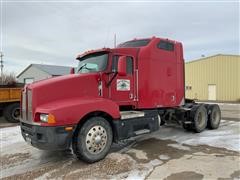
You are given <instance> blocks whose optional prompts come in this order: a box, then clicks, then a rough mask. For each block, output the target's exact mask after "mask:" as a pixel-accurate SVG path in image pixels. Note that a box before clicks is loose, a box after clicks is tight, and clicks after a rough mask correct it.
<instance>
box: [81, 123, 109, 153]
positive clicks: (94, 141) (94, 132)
mask: <svg viewBox="0 0 240 180" xmlns="http://www.w3.org/2000/svg"><path fill="white" fill-rule="evenodd" d="M85 143H86V147H87V150H88V151H89V152H90V153H92V154H98V153H100V152H102V151H103V149H104V148H105V146H106V144H107V132H106V129H105V128H104V127H102V126H99V125H97V126H93V127H92V128H91V129H90V130H89V131H88V133H87V137H86V142H85Z"/></svg>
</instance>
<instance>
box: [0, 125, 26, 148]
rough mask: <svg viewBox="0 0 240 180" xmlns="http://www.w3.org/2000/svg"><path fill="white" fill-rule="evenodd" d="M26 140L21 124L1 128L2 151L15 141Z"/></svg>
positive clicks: (0, 143) (0, 146)
mask: <svg viewBox="0 0 240 180" xmlns="http://www.w3.org/2000/svg"><path fill="white" fill-rule="evenodd" d="M18 142H24V139H23V137H22V134H21V129H20V126H15V127H9V128H1V129H0V148H1V151H2V150H3V149H4V148H5V147H6V146H9V145H12V144H14V143H18Z"/></svg>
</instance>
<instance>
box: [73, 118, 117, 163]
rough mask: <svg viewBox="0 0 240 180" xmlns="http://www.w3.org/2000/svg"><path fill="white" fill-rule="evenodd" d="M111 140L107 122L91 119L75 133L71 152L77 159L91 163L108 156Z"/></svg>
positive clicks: (101, 119) (110, 129)
mask: <svg viewBox="0 0 240 180" xmlns="http://www.w3.org/2000/svg"><path fill="white" fill-rule="evenodd" d="M112 139H113V133H112V128H111V126H110V124H109V122H108V121H107V120H106V119H104V118H102V117H92V118H90V119H88V120H87V121H86V122H85V123H84V124H83V125H82V126H81V128H80V129H79V130H78V132H76V134H75V136H74V139H73V152H74V154H76V156H77V158H79V159H81V160H83V161H86V162H88V163H93V162H96V161H99V160H101V159H103V158H104V157H105V156H106V155H107V154H108V152H109V150H110V147H111V145H112Z"/></svg>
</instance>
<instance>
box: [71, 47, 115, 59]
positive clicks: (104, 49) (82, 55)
mask: <svg viewBox="0 0 240 180" xmlns="http://www.w3.org/2000/svg"><path fill="white" fill-rule="evenodd" d="M99 52H106V53H109V52H111V49H110V48H101V49H96V50H89V51H86V52H84V53H82V54H78V55H77V57H76V60H80V59H81V58H83V57H84V56H87V55H89V54H94V53H99Z"/></svg>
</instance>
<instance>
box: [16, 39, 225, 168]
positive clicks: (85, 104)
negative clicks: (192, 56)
mask: <svg viewBox="0 0 240 180" xmlns="http://www.w3.org/2000/svg"><path fill="white" fill-rule="evenodd" d="M77 60H78V61H79V65H78V67H77V68H76V69H75V72H74V73H73V74H70V75H66V76H61V77H56V78H52V79H48V80H43V81H39V82H36V83H32V84H29V85H27V86H25V88H24V90H23V92H22V100H21V120H20V121H21V131H22V135H23V137H24V139H25V140H26V141H27V142H29V143H30V144H31V145H32V146H34V147H37V148H39V149H45V150H58V149H59V150H60V149H68V148H70V147H72V149H73V152H74V154H75V155H76V156H77V157H78V158H79V159H82V160H84V161H86V162H89V163H92V162H96V161H99V160H101V159H103V158H104V157H105V156H106V155H107V153H108V151H109V149H110V147H111V144H112V142H118V141H120V140H123V139H127V138H130V137H133V136H137V135H141V134H145V133H150V132H154V131H157V130H159V127H160V125H163V124H164V123H165V122H170V121H176V122H178V123H180V124H182V126H183V128H185V129H186V130H191V131H195V132H201V131H203V130H204V129H205V128H206V127H208V128H210V129H216V128H218V126H219V123H220V119H221V112H220V109H219V107H218V105H215V104H213V105H208V104H197V103H195V102H194V101H192V100H188V99H185V93H184V92H185V83H184V59H183V48H182V44H181V43H180V42H177V41H173V40H169V39H164V38H156V37H153V38H148V39H134V40H132V41H128V42H125V43H122V44H120V45H119V46H118V47H116V48H113V49H109V48H103V49H99V50H92V51H87V52H85V53H83V54H81V55H79V56H77Z"/></svg>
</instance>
